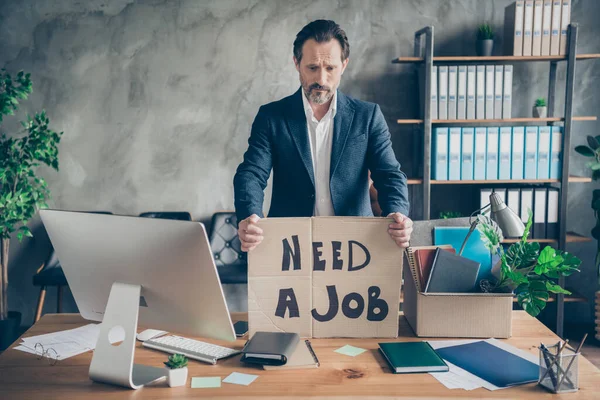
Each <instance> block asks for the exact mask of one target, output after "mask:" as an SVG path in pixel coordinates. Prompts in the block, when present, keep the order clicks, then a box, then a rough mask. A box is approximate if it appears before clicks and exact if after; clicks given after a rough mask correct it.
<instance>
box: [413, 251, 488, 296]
mask: <svg viewBox="0 0 600 400" xmlns="http://www.w3.org/2000/svg"><path fill="white" fill-rule="evenodd" d="M478 273H479V263H478V262H477V261H473V260H470V259H468V258H465V257H462V256H459V255H457V254H453V253H450V252H448V251H444V250H442V249H437V250H436V251H435V256H434V259H433V265H432V267H431V274H430V275H429V280H427V286H425V293H468V292H472V291H473V290H474V289H475V287H476V286H475V284H476V282H477V274H478Z"/></svg>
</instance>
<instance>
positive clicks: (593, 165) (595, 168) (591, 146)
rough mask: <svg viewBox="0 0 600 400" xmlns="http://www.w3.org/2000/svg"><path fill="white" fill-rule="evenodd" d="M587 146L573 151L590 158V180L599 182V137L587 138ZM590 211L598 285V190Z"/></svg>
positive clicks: (599, 236)
mask: <svg viewBox="0 0 600 400" xmlns="http://www.w3.org/2000/svg"><path fill="white" fill-rule="evenodd" d="M587 142H588V145H587V146H576V147H575V151H576V152H577V153H579V154H581V155H582V156H584V157H588V158H592V160H591V161H588V162H587V163H586V164H585V165H586V167H588V168H589V169H591V170H592V179H593V180H595V181H597V180H600V135H599V136H587ZM592 210H593V211H594V217H595V218H596V226H594V228H592V237H593V238H594V239H596V246H597V247H596V262H595V264H596V271H598V282H599V283H600V189H594V191H593V192H592Z"/></svg>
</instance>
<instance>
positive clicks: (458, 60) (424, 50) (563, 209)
mask: <svg viewBox="0 0 600 400" xmlns="http://www.w3.org/2000/svg"><path fill="white" fill-rule="evenodd" d="M568 37H569V43H568V46H567V55H565V56H492V57H472V56H468V57H434V55H433V43H434V42H433V41H434V28H433V26H428V27H425V28H423V29H420V30H418V31H417V32H415V39H414V56H413V57H402V58H397V59H394V60H392V63H393V64H407V63H409V64H410V63H412V64H417V65H423V66H424V73H423V74H422V76H420V78H419V79H423V80H424V82H421V83H422V84H423V88H424V96H423V97H424V98H422V99H420V101H421V102H424V104H423V105H422V106H423V116H422V118H421V119H400V120H398V123H399V124H415V125H417V126H418V127H420V128H422V132H423V177H422V178H415V179H410V180H409V182H410V184H412V185H422V189H423V216H422V217H423V219H424V220H428V219H430V211H431V185H434V184H494V183H512V184H515V183H516V184H521V183H523V184H548V183H550V184H551V183H554V184H557V185H558V187H559V188H560V200H559V208H560V210H559V237H558V239H554V240H552V239H548V240H540V242H544V243H549V244H554V245H556V246H557V247H558V248H559V249H561V250H564V249H565V248H566V244H567V243H572V242H581V241H588V240H590V239H589V238H586V237H584V236H580V235H578V234H575V233H571V232H567V230H566V225H567V224H566V221H567V199H568V192H569V190H568V189H569V182H591V179H590V178H586V177H577V176H569V153H570V152H569V149H570V148H571V129H572V125H573V121H595V120H596V117H595V116H591V117H585V116H583V117H575V116H573V90H574V86H575V65H576V60H589V59H597V58H600V54H577V24H576V23H573V24H571V25H569V30H568ZM514 62H549V63H550V73H549V80H548V118H511V119H503V120H432V119H431V101H430V98H431V71H432V67H433V64H434V63H436V64H438V63H439V64H463V63H464V64H468V63H482V64H504V63H514ZM559 62H566V67H567V75H566V81H565V85H566V90H565V103H564V104H565V108H564V117H555V93H556V70H557V67H558V63H559ZM540 122H542V123H547V124H549V125H551V124H554V123H559V122H562V123H564V130H563V143H562V148H563V149H564V150H563V152H562V153H563V156H562V176H561V178H560V179H545V180H519V181H517V180H509V181H503V180H485V181H435V180H432V179H431V138H432V126H433V125H434V124H457V123H459V124H467V125H480V126H486V125H490V124H495V125H496V124H507V125H510V124H516V123H538V124H539V123H540ZM559 284H560V285H561V286H562V287H564V284H565V282H564V278H560V279H559ZM556 301H557V316H556V325H557V326H556V333H557V334H558V335H559V336H562V334H563V323H564V302H565V299H564V296H563V295H558V296H557V299H556Z"/></svg>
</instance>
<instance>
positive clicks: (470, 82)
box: [467, 65, 475, 119]
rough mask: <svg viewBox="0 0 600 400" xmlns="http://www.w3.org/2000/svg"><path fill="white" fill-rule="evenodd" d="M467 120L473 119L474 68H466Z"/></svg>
mask: <svg viewBox="0 0 600 400" xmlns="http://www.w3.org/2000/svg"><path fill="white" fill-rule="evenodd" d="M467 119H475V66H474V65H469V66H468V67H467Z"/></svg>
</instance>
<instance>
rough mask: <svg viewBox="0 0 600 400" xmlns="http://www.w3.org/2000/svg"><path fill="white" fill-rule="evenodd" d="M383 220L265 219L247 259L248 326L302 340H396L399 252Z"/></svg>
mask: <svg viewBox="0 0 600 400" xmlns="http://www.w3.org/2000/svg"><path fill="white" fill-rule="evenodd" d="M390 222H391V220H390V219H387V218H358V217H313V218H265V219H263V220H261V221H260V222H259V226H260V227H261V228H262V229H263V232H264V235H263V236H264V240H263V242H262V243H261V244H260V245H259V246H258V247H257V248H256V249H254V250H253V251H251V252H250V253H249V255H248V320H249V330H250V335H253V334H254V332H257V331H269V332H296V333H298V334H299V335H300V336H302V337H396V336H397V335H398V301H399V298H400V286H401V281H402V261H403V251H402V250H401V249H400V248H398V246H397V245H396V244H395V243H394V241H393V240H392V239H391V238H390V236H389V234H388V232H387V231H388V225H389V224H390Z"/></svg>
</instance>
